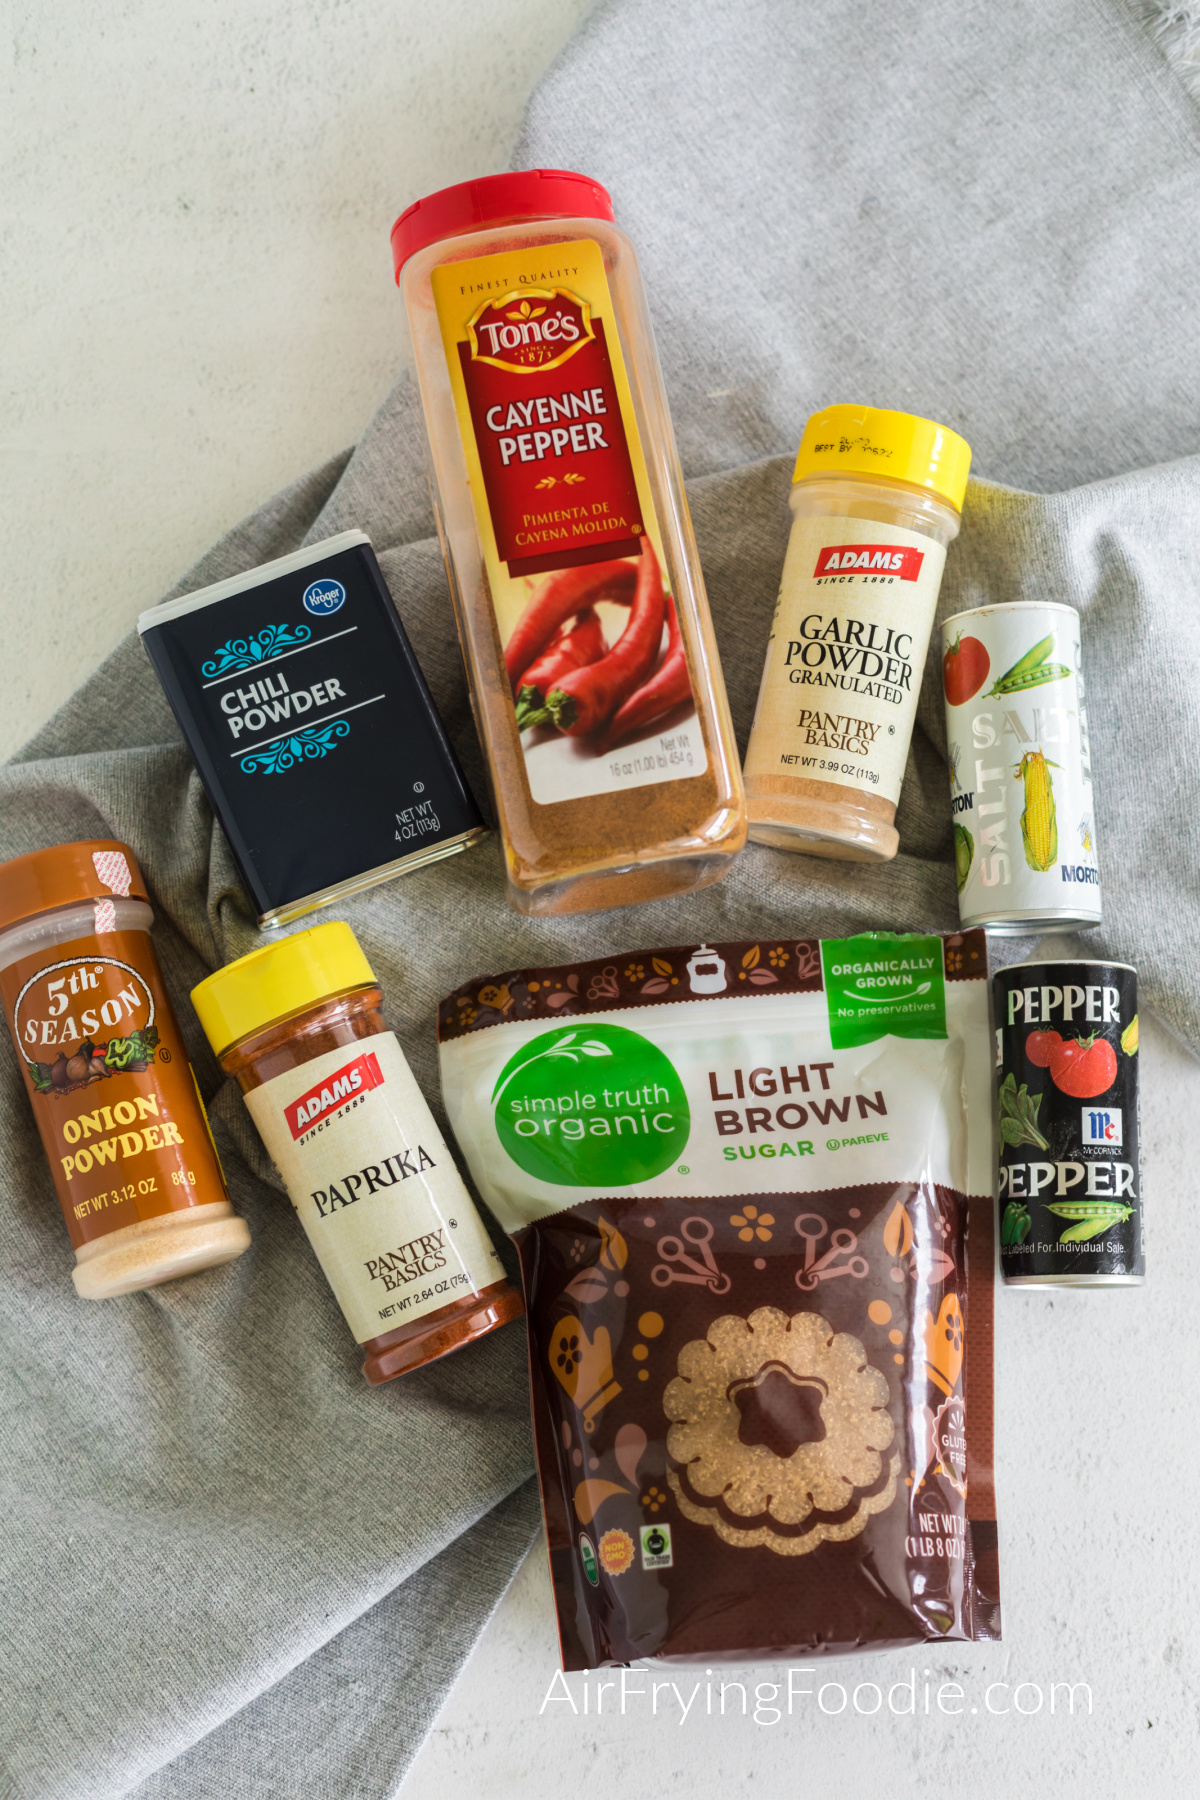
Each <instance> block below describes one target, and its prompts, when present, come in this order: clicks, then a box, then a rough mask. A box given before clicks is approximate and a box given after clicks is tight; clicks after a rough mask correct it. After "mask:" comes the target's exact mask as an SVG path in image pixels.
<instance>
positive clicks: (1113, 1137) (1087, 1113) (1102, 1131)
mask: <svg viewBox="0 0 1200 1800" xmlns="http://www.w3.org/2000/svg"><path fill="white" fill-rule="evenodd" d="M1121 1138H1122V1133H1121V1108H1120V1107H1119V1106H1106V1107H1104V1108H1103V1109H1102V1110H1097V1109H1096V1108H1095V1107H1092V1106H1085V1107H1084V1108H1083V1141H1084V1143H1085V1144H1118V1145H1119V1144H1120V1143H1121Z"/></svg>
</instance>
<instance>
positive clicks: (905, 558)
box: [813, 544, 925, 581]
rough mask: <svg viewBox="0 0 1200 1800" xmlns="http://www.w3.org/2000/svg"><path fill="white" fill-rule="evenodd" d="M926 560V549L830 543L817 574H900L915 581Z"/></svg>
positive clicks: (820, 558)
mask: <svg viewBox="0 0 1200 1800" xmlns="http://www.w3.org/2000/svg"><path fill="white" fill-rule="evenodd" d="M924 561H925V552H924V551H923V550H912V549H909V548H907V547H906V546H905V545H904V544H827V545H826V547H825V549H824V550H822V551H821V552H820V554H819V555H818V557H817V566H816V568H815V569H814V570H813V575H814V576H817V575H850V574H857V575H896V576H898V577H899V578H900V580H901V581H915V580H916V579H917V577H918V575H920V573H921V564H922V563H923V562H924Z"/></svg>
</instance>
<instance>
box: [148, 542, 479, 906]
mask: <svg viewBox="0 0 1200 1800" xmlns="http://www.w3.org/2000/svg"><path fill="white" fill-rule="evenodd" d="M138 630H139V631H140V632H141V634H142V642H143V643H144V645H145V646H146V651H147V654H148V655H149V657H150V660H151V662H152V663H153V664H154V667H155V670H156V672H157V674H158V678H159V680H160V681H161V682H162V685H163V688H164V690H165V692H166V696H167V699H168V701H169V702H170V704H171V710H172V711H173V712H174V714H175V717H176V719H177V720H178V721H179V728H180V730H181V731H182V732H183V735H184V738H185V740H186V742H187V746H188V749H189V750H190V751H191V753H192V757H193V759H194V761H195V764H196V767H197V769H198V771H199V774H200V779H201V781H202V782H203V783H204V789H205V792H206V793H207V795H208V798H209V801H210V802H211V805H212V809H213V811H214V812H215V813H216V815H217V818H218V820H219V822H220V825H221V829H222V830H223V831H224V833H225V836H226V838H227V839H228V840H229V846H230V849H231V850H232V851H233V855H234V859H235V861H236V862H237V865H238V869H239V871H240V872H241V876H242V880H243V881H244V882H245V884H246V888H247V891H248V892H249V894H250V896H251V898H252V900H253V901H254V905H255V908H256V910H257V913H258V922H259V924H260V926H264V927H266V926H277V925H285V924H287V923H288V922H289V921H290V920H292V919H296V918H299V917H300V916H301V914H303V913H307V912H311V911H312V910H313V909H314V908H315V907H318V906H327V905H329V904H330V903H331V902H333V901H336V900H341V899H343V898H344V897H345V896H346V895H347V894H353V893H357V892H358V891H359V890H360V889H362V888H368V887H374V886H375V884H376V883H377V882H381V881H388V880H390V879H391V877H392V876H393V875H399V874H401V873H402V872H403V871H405V870H408V869H416V868H420V867H421V866H422V865H423V864H425V863H430V862H436V861H438V860H440V859H441V858H442V857H444V856H453V855H455V854H456V853H457V852H458V851H460V850H466V849H469V848H470V846H471V845H472V844H475V843H478V841H479V840H480V838H482V837H484V836H485V835H486V831H487V828H486V826H485V825H484V822H483V819H482V817H481V816H480V813H479V809H478V807H477V806H476V804H475V800H474V797H473V796H472V794H471V790H470V789H469V788H468V786H467V783H466V779H465V777H464V775H463V772H462V770H461V768H460V767H459V765H458V760H457V758H456V757H455V754H454V751H453V749H452V748H451V745H450V740H449V738H448V737H447V736H446V731H445V727H444V726H443V724H442V721H441V719H440V718H439V717H438V713H437V708H436V707H435V706H434V703H433V698H432V696H431V695H430V692H429V689H428V687H427V686H426V684H425V678H424V676H423V675H422V673H421V669H420V666H419V664H418V663H417V659H416V657H415V656H414V654H413V650H412V646H411V644H410V643H409V641H408V636H407V634H406V632H405V630H404V627H403V625H402V624H401V622H400V619H399V617H398V616H397V613H396V609H395V607H394V606H393V604H392V598H391V595H390V594H389V593H388V589H387V585H386V583H385V581H384V578H383V573H382V571H381V570H380V567H379V564H378V562H377V561H376V558H375V552H374V550H373V549H372V548H371V542H370V539H369V538H368V537H367V536H366V534H365V533H364V532H361V531H343V532H341V533H339V534H338V536H336V537H331V538H327V539H326V540H325V541H324V542H323V543H320V544H314V545H313V546H312V547H311V548H309V549H306V550H298V551H296V552H295V553H294V554H293V555H291V556H284V557H280V558H279V559H278V560H277V561H275V562H269V563H264V564H262V566H261V567H260V568H257V569H251V570H249V571H248V572H247V573H246V574H245V575H236V576H233V577H232V578H230V579H229V580H227V581H219V582H217V583H216V584H215V585H214V586H212V587H206V588H201V589H199V590H198V591H197V592H196V593H192V594H184V595H183V596H182V597H181V598H180V599H178V600H170V601H168V602H167V603H166V604H165V605H163V606H156V607H152V608H151V609H150V611H148V612H144V613H143V614H142V615H141V617H140V619H139V620H138Z"/></svg>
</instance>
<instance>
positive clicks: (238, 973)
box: [192, 923, 377, 1056]
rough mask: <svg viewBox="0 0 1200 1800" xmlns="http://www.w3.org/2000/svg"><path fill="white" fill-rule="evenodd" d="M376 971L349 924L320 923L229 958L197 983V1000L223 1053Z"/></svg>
mask: <svg viewBox="0 0 1200 1800" xmlns="http://www.w3.org/2000/svg"><path fill="white" fill-rule="evenodd" d="M375 985H377V984H376V982H375V975H374V971H373V970H372V968H371V965H370V963H369V962H368V961H367V959H366V957H365V956H364V955H363V953H362V951H361V949H360V948H359V943H358V939H357V938H356V937H355V935H354V933H353V932H352V931H351V929H350V927H349V926H348V925H343V924H341V923H333V924H329V925H314V926H313V928H312V930H311V931H297V932H296V933H295V935H294V936H292V937H286V938H281V939H280V941H279V942H278V943H276V944H268V945H267V946H266V947H265V949H262V950H252V951H251V952H250V954H249V956H239V957H238V959H237V961H236V962H231V963H227V964H226V965H225V967H224V968H223V969H218V970H217V972H216V974H215V975H209V976H208V977H207V978H206V979H205V980H204V981H202V982H201V983H200V985H199V986H198V987H194V988H193V989H192V1005H193V1006H194V1007H195V1009H196V1016H197V1017H198V1018H199V1020H200V1023H201V1025H203V1027H204V1035H205V1036H206V1037H207V1039H208V1041H209V1043H210V1044H211V1045H212V1047H213V1049H214V1050H215V1051H216V1053H217V1055H218V1056H220V1055H221V1053H222V1052H223V1051H225V1050H228V1049H229V1046H230V1045H231V1044H236V1043H237V1042H238V1040H239V1039H240V1038H244V1037H250V1036H251V1035H252V1034H253V1033H254V1032H256V1031H261V1030H262V1029H263V1027H264V1026H266V1025H270V1024H271V1023H272V1021H273V1020H275V1019H286V1018H288V1017H289V1015H291V1014H292V1013H298V1012H306V1011H307V1010H308V1008H309V1007H310V1006H316V1005H318V1003H319V1002H320V1001H322V1000H327V999H328V998H329V996H330V995H331V994H343V993H345V992H346V990H347V988H356V987H372V986H375Z"/></svg>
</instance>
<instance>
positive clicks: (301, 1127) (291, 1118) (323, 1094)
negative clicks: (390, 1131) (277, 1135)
mask: <svg viewBox="0 0 1200 1800" xmlns="http://www.w3.org/2000/svg"><path fill="white" fill-rule="evenodd" d="M382 1086H383V1070H382V1069H381V1068H380V1067H379V1062H378V1059H377V1058H376V1055H375V1052H374V1051H373V1050H367V1051H365V1052H364V1053H363V1055H362V1056H356V1057H355V1058H354V1061H353V1062H348V1063H344V1064H343V1065H342V1067H341V1068H340V1069H335V1070H334V1071H333V1074H332V1075H327V1076H326V1077H325V1079H324V1081H319V1082H318V1083H317V1085H316V1086H315V1087H310V1088H309V1090H308V1092H307V1093H306V1094H301V1096H300V1098H299V1099H298V1100H293V1101H292V1104H291V1105H290V1106H285V1107H284V1109H283V1116H284V1118H285V1119H286V1120H287V1122H288V1130H289V1131H290V1132H291V1134H292V1136H293V1138H295V1139H296V1140H297V1142H298V1141H299V1140H300V1139H301V1138H302V1137H304V1136H305V1134H306V1133H307V1132H310V1131H311V1130H312V1129H313V1127H314V1126H315V1125H319V1124H320V1123H321V1122H322V1121H323V1120H325V1119H328V1118H329V1117H330V1116H331V1115H332V1114H333V1113H335V1112H337V1110H338V1108H339V1107H340V1106H344V1105H345V1104H346V1102H347V1100H353V1099H354V1098H355V1097H356V1096H357V1095H359V1094H365V1093H367V1092H368V1091H369V1090H370V1089H371V1088H377V1087H382Z"/></svg>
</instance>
